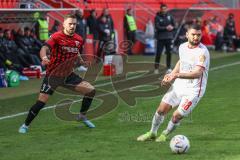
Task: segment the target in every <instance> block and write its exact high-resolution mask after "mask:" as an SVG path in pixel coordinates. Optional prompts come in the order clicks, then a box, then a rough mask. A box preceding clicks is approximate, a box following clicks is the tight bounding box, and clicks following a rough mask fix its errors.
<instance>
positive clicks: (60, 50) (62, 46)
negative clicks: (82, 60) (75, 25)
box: [45, 31, 83, 76]
mask: <svg viewBox="0 0 240 160" xmlns="http://www.w3.org/2000/svg"><path fill="white" fill-rule="evenodd" d="M45 43H46V45H47V46H48V47H49V48H50V51H51V54H50V63H49V64H48V65H47V68H46V75H47V76H49V75H50V74H52V72H53V71H54V72H55V71H57V72H58V73H59V72H64V71H66V70H69V69H70V70H71V69H72V68H69V67H71V66H72V65H71V64H72V62H73V61H74V60H77V59H78V53H80V52H81V50H82V47H83V39H82V37H81V36H79V35H78V34H74V35H73V36H68V35H66V34H64V33H63V31H59V32H56V33H54V34H52V35H51V37H50V38H49V39H48V40H47V41H46V42H45ZM66 64H68V65H67V66H66Z"/></svg>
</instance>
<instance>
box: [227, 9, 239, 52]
mask: <svg viewBox="0 0 240 160" xmlns="http://www.w3.org/2000/svg"><path fill="white" fill-rule="evenodd" d="M236 38H237V34H236V26H235V21H234V14H233V13H229V15H228V18H227V20H226V25H225V27H224V40H225V41H226V43H227V48H228V51H235V49H236V44H235V43H236Z"/></svg>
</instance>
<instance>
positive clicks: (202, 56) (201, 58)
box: [199, 55, 206, 63]
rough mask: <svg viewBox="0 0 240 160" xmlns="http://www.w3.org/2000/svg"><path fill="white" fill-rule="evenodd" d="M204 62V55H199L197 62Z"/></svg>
mask: <svg viewBox="0 0 240 160" xmlns="http://www.w3.org/2000/svg"><path fill="white" fill-rule="evenodd" d="M205 60H206V57H205V56H204V55H200V56H199V61H200V62H201V63H204V62H205Z"/></svg>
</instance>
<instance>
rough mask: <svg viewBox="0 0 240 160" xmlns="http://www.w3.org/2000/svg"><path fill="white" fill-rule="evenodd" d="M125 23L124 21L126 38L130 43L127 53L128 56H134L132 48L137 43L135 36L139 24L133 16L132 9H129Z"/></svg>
mask: <svg viewBox="0 0 240 160" xmlns="http://www.w3.org/2000/svg"><path fill="white" fill-rule="evenodd" d="M123 21H124V34H125V35H126V38H127V40H128V41H129V43H130V45H129V48H128V51H127V53H128V55H132V46H133V45H134V43H135V41H136V35H135V34H136V31H137V24H136V20H135V18H134V16H133V10H132V9H131V8H128V9H127V12H126V14H125V16H124V20H123Z"/></svg>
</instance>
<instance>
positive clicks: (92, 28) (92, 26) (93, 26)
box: [87, 9, 98, 40]
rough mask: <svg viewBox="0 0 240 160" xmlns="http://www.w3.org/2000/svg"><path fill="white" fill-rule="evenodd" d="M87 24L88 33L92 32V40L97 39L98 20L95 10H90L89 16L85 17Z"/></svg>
mask: <svg viewBox="0 0 240 160" xmlns="http://www.w3.org/2000/svg"><path fill="white" fill-rule="evenodd" d="M87 25H88V27H89V33H90V34H93V37H94V40H98V30H97V29H98V20H97V13H96V10H94V9H93V10H91V11H90V16H89V17H88V18H87Z"/></svg>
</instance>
